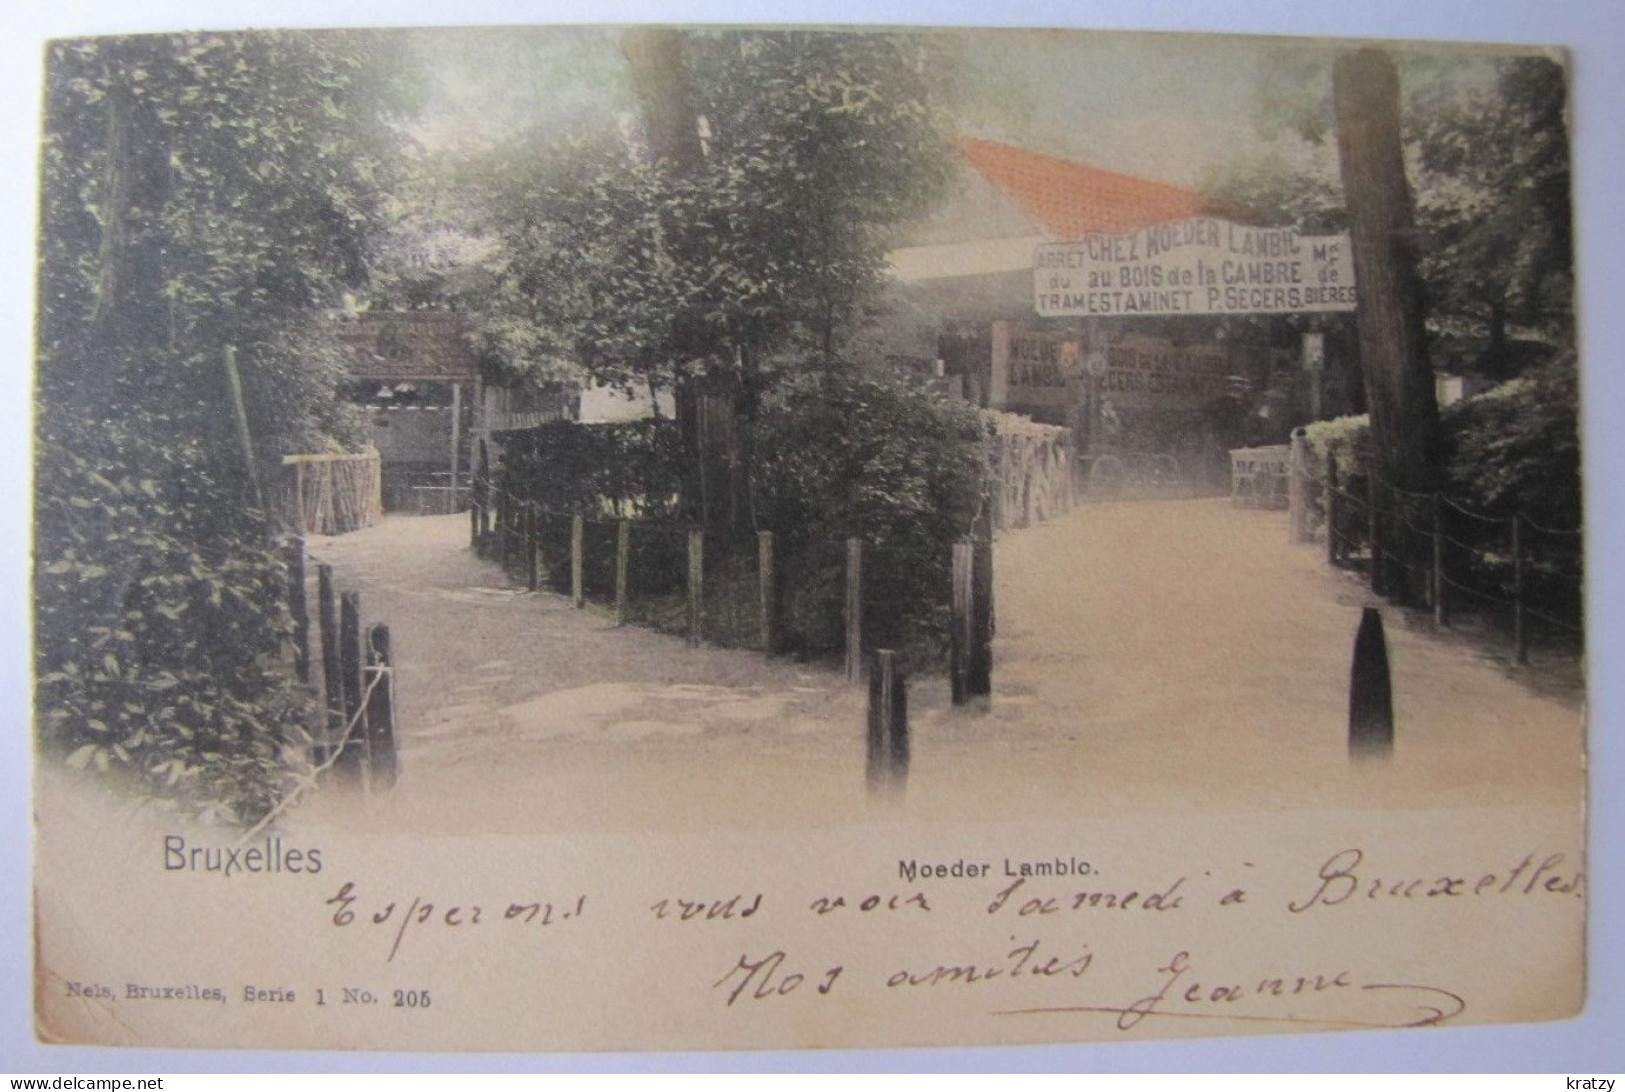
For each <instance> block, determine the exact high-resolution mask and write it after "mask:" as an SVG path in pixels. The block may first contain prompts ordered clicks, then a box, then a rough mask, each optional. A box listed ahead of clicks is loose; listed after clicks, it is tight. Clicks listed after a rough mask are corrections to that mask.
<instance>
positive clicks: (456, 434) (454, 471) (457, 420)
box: [446, 379, 463, 515]
mask: <svg viewBox="0 0 1625 1092" xmlns="http://www.w3.org/2000/svg"><path fill="white" fill-rule="evenodd" d="M462 446H463V385H462V384H461V383H460V382H458V381H457V380H455V379H454V380H452V383H451V503H450V504H449V505H448V506H447V508H446V513H447V514H448V515H449V514H451V513H452V512H455V511H457V481H458V474H459V466H458V458H457V456H458V452H459V451H460V449H461V448H462Z"/></svg>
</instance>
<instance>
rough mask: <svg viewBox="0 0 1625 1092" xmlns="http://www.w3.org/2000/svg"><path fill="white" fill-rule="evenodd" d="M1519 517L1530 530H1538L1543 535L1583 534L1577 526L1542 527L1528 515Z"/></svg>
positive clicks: (1578, 535)
mask: <svg viewBox="0 0 1625 1092" xmlns="http://www.w3.org/2000/svg"><path fill="white" fill-rule="evenodd" d="M1519 518H1520V519H1522V520H1523V522H1524V524H1525V526H1527V527H1528V528H1529V529H1530V530H1532V531H1539V532H1540V533H1541V534H1543V535H1571V536H1573V537H1575V538H1578V537H1580V535H1582V534H1584V532H1583V531H1582V530H1581V529H1580V528H1578V527H1542V526H1541V525H1540V524H1538V523H1536V522H1535V521H1534V520H1532V519H1530V518H1529V517H1528V516H1520V517H1519Z"/></svg>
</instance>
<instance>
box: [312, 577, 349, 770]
mask: <svg viewBox="0 0 1625 1092" xmlns="http://www.w3.org/2000/svg"><path fill="white" fill-rule="evenodd" d="M316 625H317V628H318V629H320V631H321V638H322V696H323V705H324V707H325V708H326V709H327V722H326V725H325V730H324V731H323V732H322V738H321V740H320V741H319V743H318V744H317V747H316V754H315V756H314V759H315V762H316V765H318V766H320V765H321V764H322V763H324V762H326V761H327V759H328V758H329V757H330V756H331V754H332V751H333V746H334V744H335V743H336V742H337V740H336V735H337V733H338V730H339V729H340V728H342V727H344V683H343V678H342V676H341V675H340V674H339V608H338V597H337V596H336V595H335V594H334V591H333V566H331V565H322V564H318V565H317V566H316Z"/></svg>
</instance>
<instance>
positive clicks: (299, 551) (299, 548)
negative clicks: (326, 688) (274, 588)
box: [288, 534, 310, 683]
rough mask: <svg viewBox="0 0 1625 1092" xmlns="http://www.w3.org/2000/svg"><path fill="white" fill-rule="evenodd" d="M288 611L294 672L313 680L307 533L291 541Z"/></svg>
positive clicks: (305, 679)
mask: <svg viewBox="0 0 1625 1092" xmlns="http://www.w3.org/2000/svg"><path fill="white" fill-rule="evenodd" d="M288 613H289V614H290V615H292V617H293V673H294V675H295V676H297V677H298V679H299V681H300V682H302V683H308V682H310V600H309V599H308V598H307V597H306V595H305V536H304V535H302V534H296V535H294V536H293V537H292V538H291V539H289V540H288Z"/></svg>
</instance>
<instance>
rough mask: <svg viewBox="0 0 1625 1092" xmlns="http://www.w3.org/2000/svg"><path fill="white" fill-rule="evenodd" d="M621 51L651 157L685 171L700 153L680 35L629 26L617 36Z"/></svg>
mask: <svg viewBox="0 0 1625 1092" xmlns="http://www.w3.org/2000/svg"><path fill="white" fill-rule="evenodd" d="M621 52H622V53H623V54H625V56H626V61H627V64H628V65H630V66H631V70H632V89H633V91H634V92H636V94H637V96H638V106H639V108H640V109H641V110H642V112H643V124H644V128H645V129H646V130H647V131H648V137H649V148H650V151H652V152H653V153H654V157H655V158H656V159H669V160H671V161H672V162H673V163H674V164H676V165H677V166H678V167H679V168H681V169H685V170H691V169H693V168H695V167H698V166H699V165H700V163H701V162H703V161H704V159H705V152H704V150H703V148H702V147H701V145H700V118H699V114H698V112H697V111H696V110H695V108H694V89H693V84H692V83H691V82H690V80H689V76H688V63H687V62H686V61H685V60H684V58H683V39H682V36H681V34H679V32H678V31H676V30H674V29H672V28H671V27H629V28H628V29H627V30H626V31H624V32H623V33H622V35H621Z"/></svg>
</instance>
